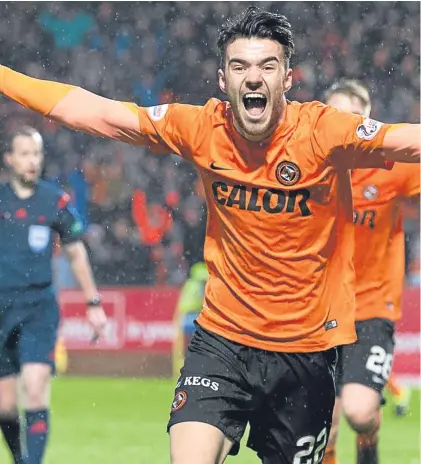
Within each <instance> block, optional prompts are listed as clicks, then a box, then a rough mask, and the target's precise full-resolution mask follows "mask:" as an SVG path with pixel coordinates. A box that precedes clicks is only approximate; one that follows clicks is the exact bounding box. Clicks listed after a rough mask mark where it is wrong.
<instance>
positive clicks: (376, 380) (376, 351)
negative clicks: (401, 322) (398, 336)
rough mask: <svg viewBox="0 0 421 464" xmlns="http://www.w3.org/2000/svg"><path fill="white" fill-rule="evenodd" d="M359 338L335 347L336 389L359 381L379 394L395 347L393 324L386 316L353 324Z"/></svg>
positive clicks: (387, 373)
mask: <svg viewBox="0 0 421 464" xmlns="http://www.w3.org/2000/svg"><path fill="white" fill-rule="evenodd" d="M355 329H356V332H357V337H358V340H357V341H356V342H355V343H353V344H352V345H344V346H341V347H339V350H338V354H339V357H338V366H337V369H336V388H337V394H338V396H339V395H340V393H341V390H342V387H343V385H345V384H347V383H359V384H361V385H365V386H367V387H370V388H372V389H373V390H376V391H378V392H379V393H380V394H382V391H383V388H384V387H385V385H386V383H387V381H388V379H389V376H390V371H391V369H392V360H393V350H394V347H395V340H394V331H395V329H394V324H393V322H391V321H389V320H388V319H368V320H366V321H358V322H356V323H355Z"/></svg>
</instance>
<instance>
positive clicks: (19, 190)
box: [9, 177, 35, 200]
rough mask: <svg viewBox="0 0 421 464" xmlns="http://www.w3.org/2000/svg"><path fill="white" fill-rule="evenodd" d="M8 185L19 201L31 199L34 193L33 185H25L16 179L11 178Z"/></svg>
mask: <svg viewBox="0 0 421 464" xmlns="http://www.w3.org/2000/svg"><path fill="white" fill-rule="evenodd" d="M9 183H10V186H11V187H12V190H13V191H14V192H15V195H16V196H17V197H18V198H20V199H21V200H26V199H27V198H30V197H32V195H33V194H34V193H35V185H34V184H25V183H23V182H21V181H20V180H19V179H17V178H16V177H12V178H11V179H10V182H9Z"/></svg>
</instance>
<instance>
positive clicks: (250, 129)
mask: <svg viewBox="0 0 421 464" xmlns="http://www.w3.org/2000/svg"><path fill="white" fill-rule="evenodd" d="M242 119H243V124H242V125H243V129H244V131H245V132H246V133H247V134H249V135H250V136H252V137H254V138H256V137H262V138H266V136H267V133H268V130H269V126H270V121H269V118H266V117H262V118H256V117H253V118H251V119H250V118H248V117H247V115H246V117H244V118H242Z"/></svg>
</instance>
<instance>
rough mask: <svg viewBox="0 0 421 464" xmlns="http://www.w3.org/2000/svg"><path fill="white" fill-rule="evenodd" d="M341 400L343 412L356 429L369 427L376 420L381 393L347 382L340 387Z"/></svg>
mask: <svg viewBox="0 0 421 464" xmlns="http://www.w3.org/2000/svg"><path fill="white" fill-rule="evenodd" d="M341 400H342V409H343V413H344V415H345V417H346V419H347V421H348V422H349V424H350V425H351V427H353V428H355V429H356V430H359V431H364V430H365V429H366V428H367V427H368V428H371V427H372V424H373V422H376V421H377V420H378V413H379V409H380V406H381V394H380V393H379V392H378V391H377V390H374V389H373V388H371V387H367V386H365V385H361V384H358V383H347V384H345V385H344V387H343V389H342V396H341Z"/></svg>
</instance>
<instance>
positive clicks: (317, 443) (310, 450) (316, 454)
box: [293, 427, 327, 464]
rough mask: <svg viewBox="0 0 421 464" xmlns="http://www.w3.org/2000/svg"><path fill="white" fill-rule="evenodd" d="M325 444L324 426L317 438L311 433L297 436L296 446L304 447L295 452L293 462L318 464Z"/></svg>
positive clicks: (325, 431)
mask: <svg viewBox="0 0 421 464" xmlns="http://www.w3.org/2000/svg"><path fill="white" fill-rule="evenodd" d="M326 444H327V430H326V427H325V428H324V429H323V430H322V431H321V432H320V433H319V435H318V436H317V438H315V437H314V436H313V435H306V436H304V437H301V438H299V439H298V440H297V446H299V447H305V449H303V450H301V451H298V452H297V453H295V456H294V461H293V464H320V463H321V462H322V459H323V455H324V450H325V448H326ZM315 447H316V448H315Z"/></svg>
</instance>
